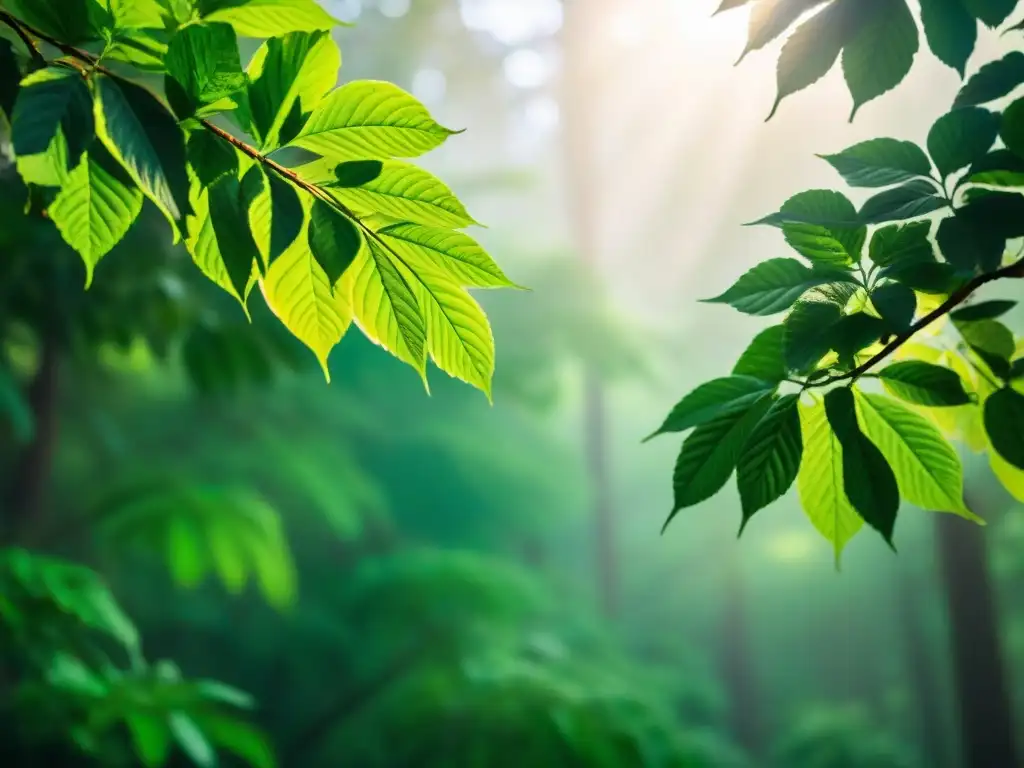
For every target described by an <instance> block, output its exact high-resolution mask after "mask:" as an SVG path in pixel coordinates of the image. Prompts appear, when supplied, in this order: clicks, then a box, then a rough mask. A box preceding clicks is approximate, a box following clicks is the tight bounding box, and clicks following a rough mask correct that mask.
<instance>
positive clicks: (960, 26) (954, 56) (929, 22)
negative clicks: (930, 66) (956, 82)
mask: <svg viewBox="0 0 1024 768" xmlns="http://www.w3.org/2000/svg"><path fill="white" fill-rule="evenodd" d="M921 22H922V24H923V25H924V34H925V37H926V38H927V39H928V46H929V47H930V48H931V49H932V53H934V54H935V56H936V57H937V58H938V59H939V61H941V62H942V63H943V64H946V65H947V66H950V67H952V68H953V69H955V70H956V71H957V72H958V73H959V74H960V77H963V76H964V72H965V70H966V68H967V60H968V59H970V58H971V54H972V53H973V52H974V45H975V43H976V42H977V40H978V23H977V22H976V21H975V20H974V18H973V17H972V16H971V15H970V14H969V13H968V12H967V9H966V8H964V4H963V3H962V2H961V0H921Z"/></svg>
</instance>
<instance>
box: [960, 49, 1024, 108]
mask: <svg viewBox="0 0 1024 768" xmlns="http://www.w3.org/2000/svg"><path fill="white" fill-rule="evenodd" d="M1020 85H1024V53H1021V52H1020V51H1011V52H1010V53H1008V54H1006V55H1005V56H1004V57H1003V58H1001V59H999V60H998V61H991V62H989V63H988V64H986V65H985V66H983V67H982V68H981V69H979V70H978V71H977V72H976V73H975V74H974V75H973V76H971V79H970V80H968V81H967V82H966V83H964V86H963V87H962V88H961V89H960V92H959V93H958V94H957V95H956V100H955V101H954V102H953V108H954V109H956V108H957V107H973V106H976V105H978V104H986V103H988V102H990V101H995V100H996V99H1001V98H1003V97H1004V96H1008V95H1009V94H1010V93H1011V92H1012V91H1013V90H1014V89H1016V88H1017V87H1018V86H1020Z"/></svg>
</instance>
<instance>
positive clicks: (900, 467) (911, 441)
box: [854, 389, 981, 522]
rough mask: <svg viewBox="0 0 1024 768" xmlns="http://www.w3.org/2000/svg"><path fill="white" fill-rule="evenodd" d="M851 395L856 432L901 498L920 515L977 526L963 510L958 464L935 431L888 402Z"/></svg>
mask: <svg viewBox="0 0 1024 768" xmlns="http://www.w3.org/2000/svg"><path fill="white" fill-rule="evenodd" d="M854 394H855V395H856V398H857V411H858V413H859V415H860V421H861V428H862V429H863V430H864V432H865V434H866V435H867V436H868V437H869V438H870V439H871V442H873V443H874V444H875V445H877V446H878V449H879V450H880V451H881V452H882V455H883V456H885V459H886V461H888V462H889V465H890V466H891V467H892V469H893V472H894V473H895V474H896V482H897V484H898V485H899V488H900V495H901V496H902V497H903V498H904V499H905V500H906V501H908V502H910V503H911V504H913V505H914V506H917V507H920V508H921V509H924V510H928V511H932V512H953V513H955V514H957V515H960V516H961V517H965V518H967V519H968V520H973V521H975V522H981V518H979V517H978V516H977V515H975V514H974V513H973V512H971V511H970V510H969V509H968V508H967V506H966V505H965V504H964V499H963V493H964V478H963V467H962V466H961V465H960V458H959V457H958V456H957V455H956V451H954V450H953V446H951V445H950V444H949V443H948V442H946V440H945V439H944V438H943V437H942V435H941V434H940V433H939V431H938V430H937V429H936V428H935V427H933V426H932V425H931V424H929V423H928V421H927V420H926V419H925V418H924V417H922V416H919V415H918V414H916V413H914V412H913V411H911V410H909V409H908V408H905V407H904V406H903V405H901V404H900V403H898V402H897V401H895V400H893V399H891V398H888V397H885V396H883V395H871V394H866V393H864V392H860V391H859V390H856V389H855V390H854Z"/></svg>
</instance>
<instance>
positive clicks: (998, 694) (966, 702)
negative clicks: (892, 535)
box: [935, 515, 1020, 768]
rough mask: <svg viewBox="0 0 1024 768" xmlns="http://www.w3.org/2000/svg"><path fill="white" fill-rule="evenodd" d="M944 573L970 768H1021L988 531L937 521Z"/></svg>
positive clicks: (962, 733) (965, 755) (954, 521)
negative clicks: (987, 541)
mask: <svg viewBox="0 0 1024 768" xmlns="http://www.w3.org/2000/svg"><path fill="white" fill-rule="evenodd" d="M935 528H936V537H937V542H938V554H939V569H940V572H941V577H942V584H943V588H944V591H945V596H946V603H947V606H948V610H949V623H950V630H951V632H952V638H951V639H952V643H951V645H952V651H953V678H954V681H955V686H956V692H957V697H956V698H957V702H958V703H959V709H960V741H961V750H962V753H963V759H964V766H965V768H1002V767H1003V766H1006V768H1014V767H1015V766H1019V765H1020V763H1019V761H1018V756H1017V747H1016V744H1015V740H1014V727H1013V723H1014V719H1013V710H1012V705H1011V702H1010V696H1009V691H1008V690H1007V685H1006V679H1007V669H1006V666H1005V664H1004V662H1003V655H1002V649H1001V647H1000V641H999V621H998V613H997V608H996V605H995V599H994V591H993V589H992V583H991V578H990V575H989V571H988V556H987V550H986V542H985V529H984V528H982V527H980V526H977V525H972V524H970V523H967V522H964V521H963V520H961V519H960V518H957V517H954V516H953V515H937V517H936V522H935Z"/></svg>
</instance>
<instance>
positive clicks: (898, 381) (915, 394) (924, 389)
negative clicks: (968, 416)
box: [878, 360, 971, 407]
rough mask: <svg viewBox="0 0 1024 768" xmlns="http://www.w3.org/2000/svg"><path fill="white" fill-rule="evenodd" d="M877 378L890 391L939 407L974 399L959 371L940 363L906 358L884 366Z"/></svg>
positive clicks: (904, 397)
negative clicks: (966, 388) (965, 387)
mask: <svg viewBox="0 0 1024 768" xmlns="http://www.w3.org/2000/svg"><path fill="white" fill-rule="evenodd" d="M878 378H880V379H881V380H882V383H883V384H884V385H885V388H886V389H887V390H889V391H890V392H891V393H892V394H894V395H895V396H896V397H899V398H901V399H903V400H906V401H907V402H908V403H914V404H916V405H925V406H928V407H936V406H951V405H966V404H967V403H969V402H971V398H970V396H969V395H968V394H967V391H966V390H965V389H964V383H963V381H961V379H960V376H959V375H957V373H956V371H953V370H951V369H949V368H946V367H944V366H941V365H932V364H931V363H925V362H921V361H919V360H906V361H903V362H899V363H893V364H892V365H889V366H887V367H886V368H883V369H882V370H881V371H879V373H878Z"/></svg>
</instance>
